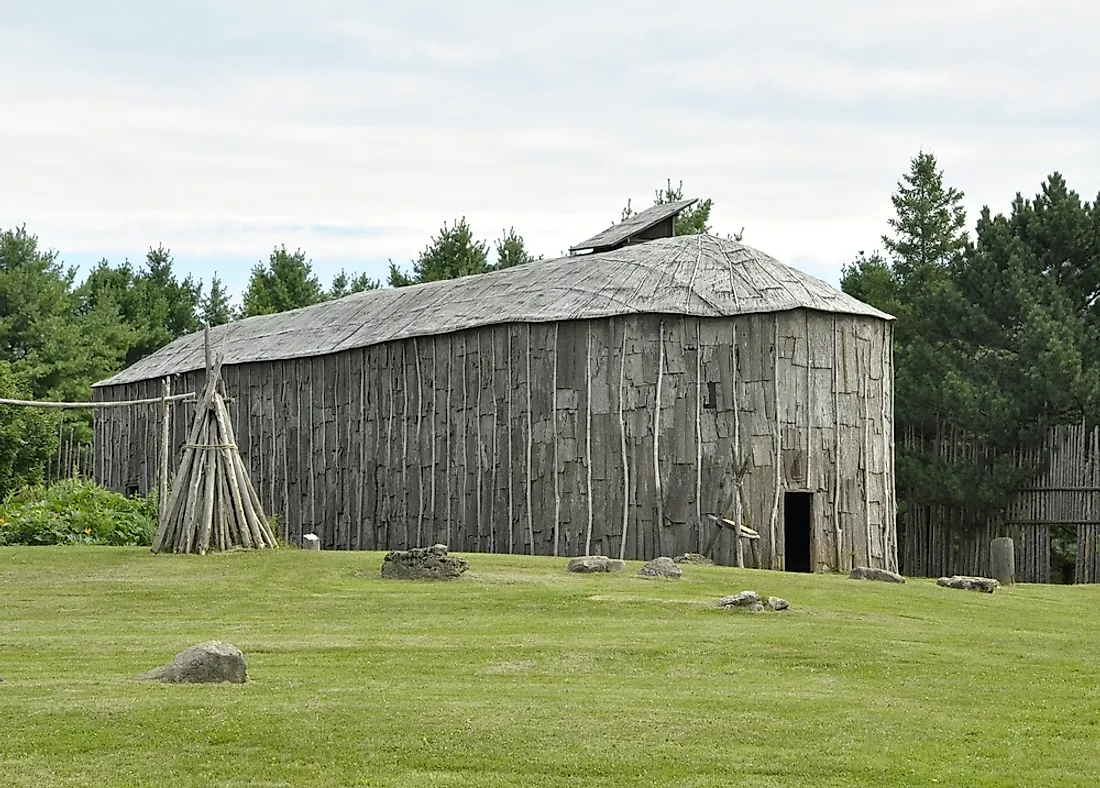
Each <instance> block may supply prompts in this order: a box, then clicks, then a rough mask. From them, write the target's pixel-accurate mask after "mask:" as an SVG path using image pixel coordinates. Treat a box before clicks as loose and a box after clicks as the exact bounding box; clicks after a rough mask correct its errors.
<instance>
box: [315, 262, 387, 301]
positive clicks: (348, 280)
mask: <svg viewBox="0 0 1100 788" xmlns="http://www.w3.org/2000/svg"><path fill="white" fill-rule="evenodd" d="M381 286H382V283H381V282H379V281H378V280H377V279H371V278H370V277H369V276H367V275H366V274H359V275H357V276H349V275H348V273H347V271H344V270H343V269H341V270H340V273H338V274H337V275H336V276H335V277H333V279H332V287H330V288H329V291H328V297H329V298H334V299H335V298H343V297H344V296H349V295H351V294H352V293H362V292H364V291H365V290H377V289H378V288H379V287H381Z"/></svg>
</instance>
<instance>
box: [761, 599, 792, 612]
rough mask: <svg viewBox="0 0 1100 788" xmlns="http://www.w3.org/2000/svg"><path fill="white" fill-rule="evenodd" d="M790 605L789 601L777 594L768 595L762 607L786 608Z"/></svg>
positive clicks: (769, 608)
mask: <svg viewBox="0 0 1100 788" xmlns="http://www.w3.org/2000/svg"><path fill="white" fill-rule="evenodd" d="M790 606H791V603H790V602H788V601H787V600H786V599H780V598H779V597H777V596H770V597H768V601H767V602H765V603H764V607H766V608H767V609H768V610H787V609H788V608H789V607H790Z"/></svg>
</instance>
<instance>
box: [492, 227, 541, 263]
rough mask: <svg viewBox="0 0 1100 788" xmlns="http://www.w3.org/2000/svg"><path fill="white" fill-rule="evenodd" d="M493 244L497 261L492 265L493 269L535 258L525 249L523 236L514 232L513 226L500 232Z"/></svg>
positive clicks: (532, 260)
mask: <svg viewBox="0 0 1100 788" xmlns="http://www.w3.org/2000/svg"><path fill="white" fill-rule="evenodd" d="M495 246H496V252H497V261H496V263H495V264H494V265H493V266H492V269H493V270H494V271H500V270H502V269H504V268H512V267H514V266H517V265H524V264H526V263H530V262H534V260H535V257H534V255H532V254H531V253H530V252H528V251H527V246H526V244H525V243H524V241H523V238H522V237H521V236H519V235H517V234H516V231H515V228H509V229H508V230H507V231H506V232H503V233H501V236H500V238H499V239H498V240H497V242H496V244H495Z"/></svg>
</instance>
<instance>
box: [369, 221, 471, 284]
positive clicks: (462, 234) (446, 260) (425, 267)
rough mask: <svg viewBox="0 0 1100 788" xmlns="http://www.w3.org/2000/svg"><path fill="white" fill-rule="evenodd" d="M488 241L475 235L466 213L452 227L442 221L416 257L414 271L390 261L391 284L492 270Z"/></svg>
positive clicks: (455, 276) (419, 281)
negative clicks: (467, 220) (408, 271)
mask: <svg viewBox="0 0 1100 788" xmlns="http://www.w3.org/2000/svg"><path fill="white" fill-rule="evenodd" d="M488 254H489V245H488V244H487V243H485V242H483V241H477V240H475V239H474V236H473V233H472V232H471V231H470V226H469V225H468V224H467V223H466V219H465V217H464V218H462V219H460V220H458V221H457V222H455V224H454V226H453V227H448V226H447V225H446V224H444V225H443V229H442V230H441V231H440V233H439V236H438V237H433V238H432V239H431V242H430V243H429V244H428V245H427V247H426V248H425V249H424V251H422V252H421V253H420V256H419V257H417V258H416V260H415V261H413V267H412V274H411V275H409V274H406V273H404V272H403V271H401V269H399V268H398V267H397V266H396V265H394V264H393V262H392V261H391V262H390V276H389V284H390V286H391V287H406V286H408V285H413V284H421V283H423V282H438V281H440V280H443V279H457V278H458V277H461V276H469V275H471V274H482V273H485V272H486V271H488V270H489V262H488Z"/></svg>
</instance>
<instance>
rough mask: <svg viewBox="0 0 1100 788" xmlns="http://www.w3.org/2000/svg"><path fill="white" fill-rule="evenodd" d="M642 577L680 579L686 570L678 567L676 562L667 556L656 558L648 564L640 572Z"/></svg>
mask: <svg viewBox="0 0 1100 788" xmlns="http://www.w3.org/2000/svg"><path fill="white" fill-rule="evenodd" d="M638 574H640V575H641V576H642V577H673V578H680V577H683V575H684V570H683V569H681V568H680V567H678V566H676V562H675V561H673V560H672V559H671V558H668V557H666V556H661V557H660V558H654V559H653V560H652V561H650V562H649V563H648V564H646V565H645V566H643V567H642V568H641V569H640V570H638Z"/></svg>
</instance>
